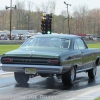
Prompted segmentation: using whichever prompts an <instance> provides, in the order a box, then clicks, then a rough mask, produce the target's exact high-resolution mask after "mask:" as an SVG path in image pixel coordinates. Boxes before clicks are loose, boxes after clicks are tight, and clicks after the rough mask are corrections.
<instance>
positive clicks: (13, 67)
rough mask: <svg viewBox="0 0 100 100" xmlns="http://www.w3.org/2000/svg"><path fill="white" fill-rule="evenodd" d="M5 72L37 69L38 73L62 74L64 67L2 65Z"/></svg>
mask: <svg viewBox="0 0 100 100" xmlns="http://www.w3.org/2000/svg"><path fill="white" fill-rule="evenodd" d="M1 68H2V70H3V71H9V72H25V68H35V69H36V70H37V73H50V74H61V73H62V72H63V70H64V69H63V68H64V67H63V66H49V65H21V64H1Z"/></svg>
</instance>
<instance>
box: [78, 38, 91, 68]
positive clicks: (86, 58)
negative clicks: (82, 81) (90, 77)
mask: <svg viewBox="0 0 100 100" xmlns="http://www.w3.org/2000/svg"><path fill="white" fill-rule="evenodd" d="M76 42H77V45H78V48H79V50H80V51H81V56H82V68H81V69H87V68H89V67H91V66H92V58H91V56H92V53H91V51H90V50H89V49H88V48H87V46H86V44H85V43H84V41H83V40H82V39H81V38H78V39H76Z"/></svg>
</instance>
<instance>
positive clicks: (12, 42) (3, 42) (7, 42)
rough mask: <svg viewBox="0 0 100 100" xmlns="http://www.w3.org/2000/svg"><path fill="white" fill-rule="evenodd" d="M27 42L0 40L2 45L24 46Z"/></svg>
mask: <svg viewBox="0 0 100 100" xmlns="http://www.w3.org/2000/svg"><path fill="white" fill-rule="evenodd" d="M24 41H25V40H0V44H22V43H23V42H24Z"/></svg>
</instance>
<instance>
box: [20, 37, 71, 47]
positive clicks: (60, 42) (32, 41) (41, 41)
mask: <svg viewBox="0 0 100 100" xmlns="http://www.w3.org/2000/svg"><path fill="white" fill-rule="evenodd" d="M70 41H71V40H70V39H66V38H54V37H52V38H51V37H34V38H29V39H28V40H27V41H26V42H25V43H23V45H22V46H21V47H42V48H43V47H49V48H50V47H54V48H70Z"/></svg>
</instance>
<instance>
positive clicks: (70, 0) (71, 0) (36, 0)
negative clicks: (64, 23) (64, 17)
mask: <svg viewBox="0 0 100 100" xmlns="http://www.w3.org/2000/svg"><path fill="white" fill-rule="evenodd" d="M16 1H17V0H12V5H15V4H16ZM18 1H20V2H21V1H25V2H26V3H27V2H32V3H33V4H34V6H41V4H42V3H44V4H46V3H47V2H48V1H49V0H18ZM50 1H55V3H56V8H55V14H57V15H59V14H60V13H61V11H62V10H65V11H67V8H66V5H65V4H64V1H65V2H66V3H67V4H71V6H69V7H68V10H69V12H73V11H74V9H75V8H78V7H81V6H84V5H86V6H87V7H88V9H94V8H100V0H50ZM10 2H11V0H1V2H0V10H1V9H5V6H8V7H9V6H10ZM33 11H35V9H34V8H33Z"/></svg>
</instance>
